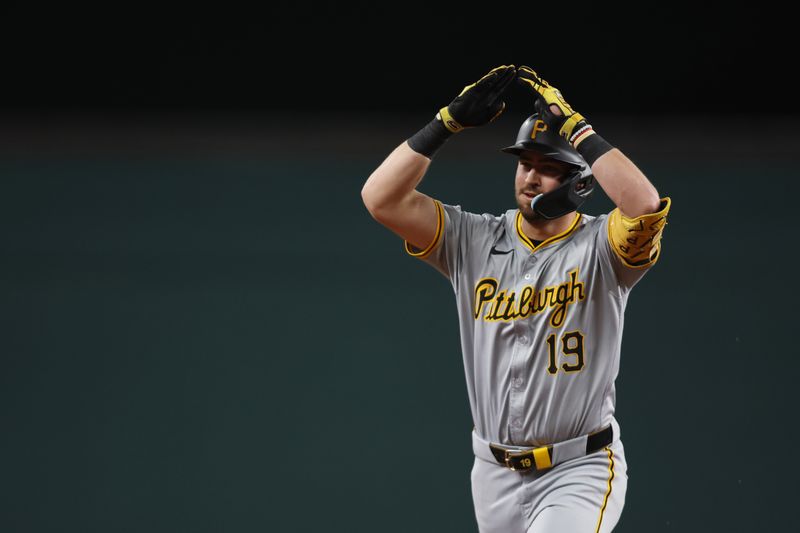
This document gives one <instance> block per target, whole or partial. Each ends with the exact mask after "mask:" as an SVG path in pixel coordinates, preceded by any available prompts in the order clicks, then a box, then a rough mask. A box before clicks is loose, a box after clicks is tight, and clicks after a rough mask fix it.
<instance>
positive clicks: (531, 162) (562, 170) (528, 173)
mask: <svg viewBox="0 0 800 533" xmlns="http://www.w3.org/2000/svg"><path fill="white" fill-rule="evenodd" d="M569 169H570V166H569V165H568V164H566V163H562V162H561V161H557V160H555V159H552V158H550V157H547V156H543V155H541V154H539V153H538V152H534V151H525V152H522V154H521V155H520V156H519V162H518V163H517V175H516V178H515V180H514V198H516V200H517V206H518V207H519V210H520V212H521V213H522V216H523V217H525V219H526V220H527V221H528V222H531V221H533V220H536V219H538V216H537V215H536V214H535V213H534V212H533V209H531V200H533V198H534V197H535V196H537V195H539V194H544V193H546V192H550V191H552V190H553V189H555V188H556V187H558V186H559V184H560V183H561V179H562V178H563V177H564V176H566V174H567V172H568V171H569Z"/></svg>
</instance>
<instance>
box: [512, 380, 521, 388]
mask: <svg viewBox="0 0 800 533" xmlns="http://www.w3.org/2000/svg"><path fill="white" fill-rule="evenodd" d="M514 386H515V387H521V386H522V378H517V379H515V380H514Z"/></svg>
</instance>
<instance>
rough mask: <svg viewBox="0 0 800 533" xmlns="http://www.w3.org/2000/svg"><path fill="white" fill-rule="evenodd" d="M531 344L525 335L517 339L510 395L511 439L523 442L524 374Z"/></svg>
mask: <svg viewBox="0 0 800 533" xmlns="http://www.w3.org/2000/svg"><path fill="white" fill-rule="evenodd" d="M529 342H530V337H529V336H528V335H527V334H525V335H521V336H519V337H518V338H517V343H518V344H519V347H518V348H517V349H518V353H517V357H515V360H514V362H513V364H512V367H511V390H510V391H509V394H508V400H509V410H508V412H509V418H510V420H509V422H510V424H511V429H510V432H509V433H510V434H511V438H512V439H514V441H517V442H519V441H521V439H522V438H523V435H522V434H523V431H522V418H523V413H524V404H525V399H524V396H523V391H522V390H521V388H522V383H523V378H522V373H523V370H524V368H525V361H526V359H527V352H528V346H529V344H528V343H529Z"/></svg>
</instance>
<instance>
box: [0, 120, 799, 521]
mask: <svg viewBox="0 0 800 533" xmlns="http://www.w3.org/2000/svg"><path fill="white" fill-rule="evenodd" d="M522 118H524V112H520V111H509V112H508V113H507V114H505V115H503V116H502V117H500V119H498V121H497V122H496V123H494V124H492V125H491V126H488V127H486V128H482V129H479V130H470V131H467V132H465V133H463V134H460V135H459V137H457V138H455V139H453V140H451V141H450V142H449V143H448V144H447V145H446V146H445V147H444V148H443V149H442V151H441V152H440V153H439V154H438V155H437V157H436V159H435V160H434V164H433V165H432V167H431V169H430V171H429V173H428V175H427V176H426V177H425V178H424V180H423V182H422V183H421V185H420V187H419V188H420V190H421V191H423V192H425V193H427V194H430V195H432V196H435V197H437V198H439V199H441V200H442V201H444V202H447V203H454V204H460V205H461V206H462V207H463V208H465V209H467V210H470V211H474V212H490V213H500V212H502V211H504V210H505V209H508V208H509V207H511V206H513V199H512V196H511V191H512V181H513V172H514V164H515V163H514V160H513V158H509V157H508V156H506V155H504V154H501V153H499V152H498V150H497V149H498V148H499V147H501V146H504V145H506V144H509V143H510V142H511V141H512V140H513V138H514V135H515V134H516V129H517V127H518V125H519V123H520V122H521V120H522ZM428 119H429V116H428V115H427V114H425V113H423V114H420V115H401V114H395V115H393V114H390V113H387V114H377V113H375V114H369V115H358V116H355V117H353V116H348V115H341V114H324V115H314V114H307V115H292V116H289V115H280V116H278V115H275V114H270V113H266V114H258V113H248V114H230V113H227V114H226V113H216V114H211V113H206V114H200V115H194V114H192V115H189V114H181V113H160V114H154V115H143V114H138V115H132V114H120V115H108V114H95V115H89V114H82V115H81V114H69V113H66V114H52V113H50V114H43V115H24V114H19V113H18V114H9V115H8V116H6V117H5V119H4V120H3V121H2V124H3V125H2V126H0V141H2V142H0V146H2V148H1V149H0V203H1V206H0V207H1V208H0V227H2V232H0V238H2V250H3V256H2V262H0V291H2V294H3V295H4V297H3V298H2V299H0V302H1V303H0V316H2V324H3V335H2V345H1V346H2V350H1V351H0V353H2V357H1V358H0V361H2V367H1V368H2V370H1V371H0V379H2V387H0V423H2V427H3V428H4V432H3V438H2V439H0V456H2V458H3V459H2V472H3V476H2V482H0V497H1V498H2V501H3V502H4V504H3V505H2V506H0V529H2V530H3V531H37V532H38V531H41V532H44V531H149V532H156V531H164V532H167V531H169V532H175V531H193V532H198V531H236V532H246V531H287V532H288V531H292V532H293V531H298V532H301V531H317V530H321V529H324V530H329V531H365V532H366V531H384V532H393V531H398V532H399V531H476V527H475V524H474V518H473V515H472V502H471V496H470V487H469V472H470V468H471V464H472V453H471V448H470V441H469V432H470V430H471V427H472V422H471V420H470V415H469V406H468V401H467V397H466V387H465V384H464V376H463V368H462V365H461V359H460V346H459V339H458V329H457V316H456V313H455V302H454V298H453V293H452V289H451V287H450V285H449V283H448V282H447V281H446V280H445V279H444V278H443V277H442V276H441V275H440V274H438V273H437V272H435V271H434V270H433V269H431V268H430V267H428V266H427V265H424V264H423V263H421V262H419V261H417V260H415V259H413V258H411V257H410V256H407V255H406V254H405V253H404V252H403V247H402V242H401V240H400V239H399V238H398V237H397V236H395V235H394V234H392V233H391V232H390V231H389V230H387V229H386V228H384V227H382V226H380V225H379V224H378V223H377V222H375V221H374V220H373V219H372V218H371V217H370V215H369V213H368V212H367V211H366V209H365V208H364V207H363V205H362V203H361V198H360V189H361V186H362V185H363V183H364V181H365V180H366V178H367V177H368V176H369V174H370V172H371V171H372V169H373V168H374V167H375V166H377V165H378V164H379V163H380V162H381V161H382V159H383V158H384V157H385V156H386V155H387V154H388V153H389V152H390V151H391V150H392V149H393V148H394V146H396V145H397V144H399V143H400V142H401V141H402V140H403V139H405V138H406V137H407V136H408V135H410V134H411V133H413V132H414V131H416V129H417V128H418V127H420V126H421V125H423V124H424V123H425V122H426V121H427V120H428ZM593 123H594V124H595V127H596V128H597V130H598V131H600V132H602V134H603V135H604V136H605V137H606V138H607V139H608V140H609V141H611V142H612V143H613V144H615V145H616V146H619V147H620V148H621V149H622V150H623V151H624V152H625V153H626V154H628V155H629V157H631V159H632V160H633V161H634V162H635V163H636V164H637V165H639V167H640V168H641V169H642V170H643V171H644V172H645V173H646V174H647V176H648V177H649V178H650V179H651V181H653V183H654V184H655V185H656V187H657V188H658V189H659V192H661V194H662V195H669V196H670V197H671V198H672V199H673V203H674V204H673V209H672V211H671V214H670V218H669V225H668V227H667V229H666V231H665V235H664V241H663V242H664V248H663V250H664V251H663V256H662V258H661V259H660V260H659V262H658V263H657V265H656V266H655V267H654V268H653V269H652V271H651V272H649V273H648V274H647V275H646V277H645V278H644V279H643V281H642V282H641V283H640V284H639V285H637V287H636V288H635V289H634V292H633V293H632V296H631V298H630V301H629V304H628V309H627V313H626V321H625V336H624V340H623V353H622V366H621V372H620V375H619V378H618V380H617V387H618V389H617V390H618V411H617V416H618V419H619V420H620V423H621V426H622V431H623V441H624V443H625V446H626V452H627V458H628V463H629V476H630V482H629V490H628V498H627V503H626V507H625V511H624V512H623V516H622V520H621V522H620V524H619V526H618V529H617V530H618V531H622V532H624V531H641V530H648V531H683V532H690V531H709V530H710V531H752V530H754V529H756V528H761V529H768V530H770V529H771V530H787V529H789V528H790V527H791V526H790V525H789V524H790V523H793V521H792V516H791V514H790V511H789V510H790V509H791V505H792V502H793V494H794V491H793V489H792V485H791V483H792V480H793V479H795V478H796V477H797V475H798V473H800V472H798V469H797V467H795V466H793V465H792V463H791V462H789V461H787V460H786V455H788V453H791V450H792V448H791V446H792V445H793V444H794V443H795V442H797V440H798V437H799V436H800V435H798V431H797V429H796V427H795V424H793V423H792V419H793V418H792V417H793V416H794V407H795V406H796V404H797V402H796V401H795V399H794V396H793V393H792V391H793V379H794V376H795V374H796V373H797V372H798V370H800V367H799V366H798V363H797V358H796V357H795V356H794V355H795V349H794V343H793V340H792V334H791V331H792V327H793V326H792V324H793V321H794V318H795V316H796V312H795V311H793V307H792V305H793V303H794V301H795V299H796V297H797V296H798V291H797V288H796V286H795V285H794V283H793V281H792V272H793V266H792V263H791V260H792V258H793V257H794V253H793V246H792V242H793V241H792V237H791V233H790V230H789V229H788V228H789V225H790V224H791V223H792V220H793V218H794V215H793V214H792V211H791V209H792V207H793V192H794V186H795V183H796V180H797V178H798V176H797V170H796V168H797V167H796V163H797V153H798V152H797V148H798V147H800V143H798V135H797V133H796V132H795V131H792V130H791V124H787V123H786V122H785V121H779V120H778V121H776V120H774V117H757V116H756V117H752V116H750V117H747V120H743V118H742V117H740V116H731V117H727V118H720V119H719V120H718V121H717V122H714V123H709V121H707V120H704V119H702V118H698V117H692V116H677V117H665V116H647V115H611V114H605V115H604V114H596V115H595V118H594V119H593ZM611 207H612V204H611V203H610V201H609V200H608V198H607V197H606V196H605V195H604V194H603V193H602V191H598V193H597V194H595V195H594V196H593V197H592V198H591V199H590V201H589V202H588V203H587V204H586V207H585V209H584V211H585V212H587V213H589V214H598V213H602V212H606V211H608V210H610V209H611Z"/></svg>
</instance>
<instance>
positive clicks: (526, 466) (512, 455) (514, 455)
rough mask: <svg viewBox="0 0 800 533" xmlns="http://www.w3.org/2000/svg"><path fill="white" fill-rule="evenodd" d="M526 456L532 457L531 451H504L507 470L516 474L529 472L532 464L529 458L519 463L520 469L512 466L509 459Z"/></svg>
mask: <svg viewBox="0 0 800 533" xmlns="http://www.w3.org/2000/svg"><path fill="white" fill-rule="evenodd" d="M526 455H528V456H532V455H533V452H532V451H527V452H522V453H511V452H509V451H506V457H505V459H506V466H507V467H508V468H509V469H511V470H513V471H514V472H516V471H517V470H530V469H531V467H532V466H533V464H534V463H533V461H531V459H530V457H526V458H525V459H522V460H521V461H520V463H521V464H522V468H516V467H515V466H514V464H513V463H512V462H511V459H516V458H518V457H525V456H526Z"/></svg>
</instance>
